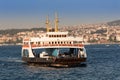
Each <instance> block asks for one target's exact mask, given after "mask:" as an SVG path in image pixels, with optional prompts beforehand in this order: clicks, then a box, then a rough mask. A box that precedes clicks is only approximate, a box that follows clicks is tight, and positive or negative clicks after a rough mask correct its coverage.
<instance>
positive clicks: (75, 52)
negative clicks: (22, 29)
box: [22, 19, 87, 67]
mask: <svg viewBox="0 0 120 80" xmlns="http://www.w3.org/2000/svg"><path fill="white" fill-rule="evenodd" d="M46 24H48V20H47V22H46ZM57 24H58V20H57V19H56V24H55V25H56V27H55V31H52V32H50V30H49V29H48V25H47V32H46V33H43V34H41V35H39V37H26V38H24V39H23V45H22V60H23V61H25V62H27V63H32V64H33V63H34V64H39V65H43V66H55V67H61V66H65V67H69V66H74V65H79V64H80V63H82V62H86V58H87V54H86V49H85V47H84V45H83V43H82V38H81V37H70V36H68V32H59V31H58V28H57Z"/></svg>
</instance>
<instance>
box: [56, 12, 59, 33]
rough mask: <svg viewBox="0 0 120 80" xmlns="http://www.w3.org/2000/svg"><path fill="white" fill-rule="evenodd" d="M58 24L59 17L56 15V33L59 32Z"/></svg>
mask: <svg viewBox="0 0 120 80" xmlns="http://www.w3.org/2000/svg"><path fill="white" fill-rule="evenodd" d="M58 23H59V20H58V15H57V13H55V32H58Z"/></svg>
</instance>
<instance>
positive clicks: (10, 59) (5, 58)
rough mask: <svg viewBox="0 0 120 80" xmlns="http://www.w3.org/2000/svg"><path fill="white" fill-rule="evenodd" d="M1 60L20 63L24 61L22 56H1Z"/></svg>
mask: <svg viewBox="0 0 120 80" xmlns="http://www.w3.org/2000/svg"><path fill="white" fill-rule="evenodd" d="M0 62H19V63H22V62H23V61H22V60H21V59H20V58H8V57H4V58H0Z"/></svg>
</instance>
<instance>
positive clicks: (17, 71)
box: [0, 44, 120, 80]
mask: <svg viewBox="0 0 120 80" xmlns="http://www.w3.org/2000/svg"><path fill="white" fill-rule="evenodd" d="M85 47H86V50H87V56H88V57H87V62H86V63H85V64H86V66H80V67H72V68H53V67H40V66H30V65H27V64H25V63H24V62H23V61H22V60H21V46H0V80H120V45H118V44H113V45H87V46H85Z"/></svg>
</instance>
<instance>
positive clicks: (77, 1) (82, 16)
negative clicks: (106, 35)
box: [0, 0, 120, 29]
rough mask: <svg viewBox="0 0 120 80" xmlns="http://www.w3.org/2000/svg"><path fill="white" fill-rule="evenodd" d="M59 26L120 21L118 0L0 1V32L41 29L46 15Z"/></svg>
mask: <svg viewBox="0 0 120 80" xmlns="http://www.w3.org/2000/svg"><path fill="white" fill-rule="evenodd" d="M55 12H57V13H58V15H59V19H60V26H63V25H80V24H89V23H91V24H92V23H102V22H107V21H113V20H118V19H120V15H119V14H120V1H119V0H89V1H88V0H70V1H67V0H66V1H63V0H51V1H49V0H0V17H1V18H0V29H11V28H33V27H44V26H45V20H46V16H47V15H49V18H50V21H51V24H52V26H53V23H54V21H53V20H54V13H55Z"/></svg>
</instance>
